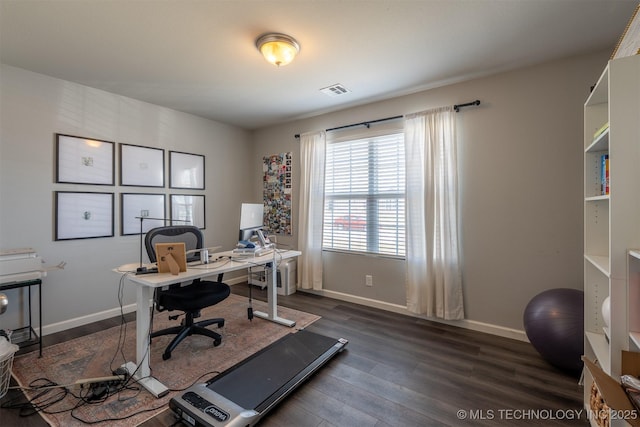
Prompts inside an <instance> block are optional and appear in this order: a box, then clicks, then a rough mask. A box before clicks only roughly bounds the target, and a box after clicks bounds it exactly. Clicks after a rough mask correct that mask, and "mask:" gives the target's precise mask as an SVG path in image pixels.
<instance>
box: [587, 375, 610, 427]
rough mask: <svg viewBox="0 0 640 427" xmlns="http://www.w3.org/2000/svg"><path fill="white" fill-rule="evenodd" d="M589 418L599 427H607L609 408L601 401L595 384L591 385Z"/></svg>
mask: <svg viewBox="0 0 640 427" xmlns="http://www.w3.org/2000/svg"><path fill="white" fill-rule="evenodd" d="M589 408H590V409H591V414H592V415H591V416H592V417H593V420H594V421H595V422H596V424H598V426H599V427H609V406H607V404H606V403H605V401H604V399H602V395H600V391H599V390H598V387H597V386H596V383H592V384H591V396H590V397H589Z"/></svg>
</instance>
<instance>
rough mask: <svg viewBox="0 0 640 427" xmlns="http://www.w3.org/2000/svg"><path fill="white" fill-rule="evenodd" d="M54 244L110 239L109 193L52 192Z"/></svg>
mask: <svg viewBox="0 0 640 427" xmlns="http://www.w3.org/2000/svg"><path fill="white" fill-rule="evenodd" d="M55 217H56V219H55V232H54V235H55V236H54V238H55V240H72V239H92V238H98V237H113V193H84V192H75V191H56V192H55Z"/></svg>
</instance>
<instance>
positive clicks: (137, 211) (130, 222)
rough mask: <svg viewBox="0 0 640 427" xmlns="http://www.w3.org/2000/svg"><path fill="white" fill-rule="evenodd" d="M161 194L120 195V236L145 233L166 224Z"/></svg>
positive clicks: (164, 197)
mask: <svg viewBox="0 0 640 427" xmlns="http://www.w3.org/2000/svg"><path fill="white" fill-rule="evenodd" d="M167 221H168V219H167V217H166V195H165V194H163V193H120V235H122V236H131V235H136V234H140V231H141V229H142V233H143V234H144V233H146V232H147V231H149V230H151V229H152V228H155V227H162V226H164V225H166V224H167Z"/></svg>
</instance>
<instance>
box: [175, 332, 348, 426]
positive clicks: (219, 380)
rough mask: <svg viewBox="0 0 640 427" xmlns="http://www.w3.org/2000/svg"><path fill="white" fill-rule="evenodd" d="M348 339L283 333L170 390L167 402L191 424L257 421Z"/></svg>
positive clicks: (242, 423) (235, 423)
mask: <svg viewBox="0 0 640 427" xmlns="http://www.w3.org/2000/svg"><path fill="white" fill-rule="evenodd" d="M347 343H348V341H347V340H346V339H344V338H340V339H334V338H329V337H326V336H324V335H319V334H316V333H313V332H308V331H306V330H301V331H298V332H296V333H292V334H287V335H286V336H284V337H282V338H280V339H279V340H277V341H276V342H274V343H272V344H270V345H269V346H267V347H265V348H264V349H262V350H260V351H259V352H257V353H256V354H254V355H252V356H250V357H248V358H246V359H245V360H243V361H241V362H239V363H237V364H236V365H234V366H233V367H231V368H229V369H227V370H226V371H224V372H222V373H221V374H219V375H217V376H215V377H213V378H212V379H211V380H209V381H207V382H206V383H200V384H195V385H193V386H191V387H190V388H188V389H187V390H185V391H184V392H182V393H181V394H180V395H178V396H175V397H174V398H172V399H171V401H170V402H169V407H170V408H171V409H172V410H173V411H174V412H175V413H176V414H177V415H178V416H179V417H180V418H181V420H182V421H183V422H184V423H186V424H188V425H191V426H194V427H200V426H202V427H209V426H213V427H221V426H225V427H235V426H243V427H245V426H252V425H254V424H256V423H257V422H258V421H259V420H260V419H261V418H262V417H263V416H264V415H265V414H266V413H267V412H268V411H269V410H270V409H272V408H273V407H274V406H275V405H276V404H278V403H279V402H280V401H282V400H283V399H284V398H285V397H286V396H288V395H289V394H290V393H291V392H292V391H293V390H295V389H296V388H297V387H298V386H299V385H300V384H301V383H302V382H304V381H305V380H307V379H308V378H309V377H310V376H311V375H312V374H313V373H314V372H316V371H317V370H318V369H320V368H321V367H322V366H323V365H324V364H325V363H327V362H328V361H329V360H330V359H331V358H332V357H333V356H335V355H336V354H337V353H339V352H340V351H342V350H343V349H344V347H345V346H346V345H347Z"/></svg>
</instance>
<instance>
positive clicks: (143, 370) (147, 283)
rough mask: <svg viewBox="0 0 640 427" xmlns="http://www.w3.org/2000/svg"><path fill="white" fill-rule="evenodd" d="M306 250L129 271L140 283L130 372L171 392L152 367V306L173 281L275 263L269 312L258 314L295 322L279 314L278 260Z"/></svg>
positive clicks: (156, 391)
mask: <svg viewBox="0 0 640 427" xmlns="http://www.w3.org/2000/svg"><path fill="white" fill-rule="evenodd" d="M301 254H302V253H301V252H299V251H293V250H286V251H281V250H277V249H274V251H273V252H272V253H270V254H267V255H263V256H259V257H250V258H246V259H242V260H231V261H229V260H228V259H225V260H223V261H218V262H212V263H209V264H197V265H188V266H187V271H186V272H181V273H179V274H178V275H172V274H171V273H155V274H141V275H135V274H128V275H127V278H128V279H129V281H131V282H133V283H134V284H135V285H137V288H136V305H137V311H136V362H135V363H134V362H128V363H126V364H125V365H124V368H125V369H127V371H129V373H131V374H133V373H135V374H134V378H135V379H136V380H137V381H138V382H139V383H140V384H141V385H142V386H143V387H144V388H146V389H147V390H148V391H149V392H150V393H151V394H153V395H154V396H156V397H162V396H164V395H165V394H167V393H168V392H169V390H168V389H167V387H166V386H165V385H164V384H162V383H161V382H160V381H158V380H157V379H155V378H154V377H152V376H151V369H150V367H149V351H148V348H149V346H150V342H149V332H150V331H149V328H150V324H151V312H150V310H149V302H150V301H151V299H152V298H153V292H154V289H155V288H161V287H164V286H169V285H173V284H176V283H182V282H188V281H191V280H195V279H201V278H203V277H208V276H213V275H217V274H221V273H228V272H231V271H238V270H244V269H247V268H249V267H252V266H256V265H266V264H270V263H273V265H272V269H271V273H272V275H273V277H272V279H273V280H271V286H269V288H268V290H267V304H268V310H267V313H264V312H260V311H254V313H253V314H254V316H255V317H260V318H263V319H266V320H270V321H272V322H276V323H280V324H282V325H285V326H289V327H292V326H295V322H294V321H291V320H287V319H283V318H282V317H279V316H278V311H277V310H278V308H277V291H276V287H277V263H278V261H280V260H283V259H288V258H295V257H298V256H300V255H301ZM214 255H216V256H230V257H231V256H232V253H231V251H229V252H223V253H216V254H214ZM121 269H122V267H120V268H119V269H116V270H115V271H116V272H120V273H121V272H122V270H121Z"/></svg>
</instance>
